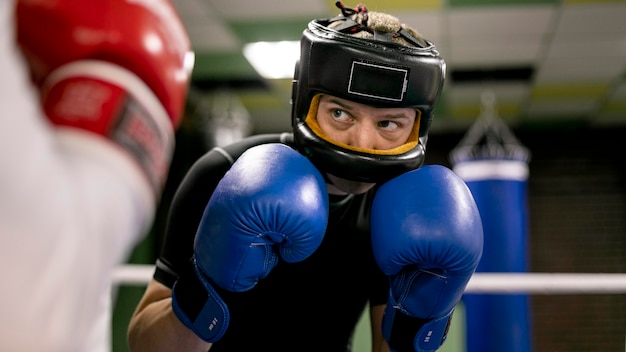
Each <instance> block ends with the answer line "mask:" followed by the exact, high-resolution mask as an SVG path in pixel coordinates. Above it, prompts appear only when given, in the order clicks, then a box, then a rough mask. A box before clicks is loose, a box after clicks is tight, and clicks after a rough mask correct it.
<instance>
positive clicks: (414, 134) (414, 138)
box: [304, 94, 422, 155]
mask: <svg viewBox="0 0 626 352" xmlns="http://www.w3.org/2000/svg"><path fill="white" fill-rule="evenodd" d="M321 96H322V94H316V95H315V96H314V97H313V99H311V105H310V107H309V112H308V113H307V115H306V119H305V120H304V122H305V123H306V124H307V125H308V126H309V128H311V130H312V131H313V133H315V134H316V135H317V136H318V137H320V138H321V139H323V140H325V141H327V142H328V143H332V144H334V145H336V146H338V147H341V148H344V149H348V150H352V151H355V152H360V153H367V154H377V155H399V154H403V153H406V152H408V151H409V150H411V149H413V148H415V147H416V146H417V143H419V125H420V120H421V116H422V112H421V111H419V110H415V111H416V112H417V115H416V118H415V123H414V124H413V130H412V131H411V135H410V136H409V139H408V141H407V142H406V143H404V144H403V145H401V146H398V147H395V148H393V149H385V150H377V149H367V148H356V147H352V146H349V145H347V144H343V143H340V142H337V141H335V140H332V139H330V138H328V136H326V134H325V133H324V131H322V129H321V128H320V126H319V124H318V123H317V117H316V116H317V109H318V107H319V103H320V98H321Z"/></svg>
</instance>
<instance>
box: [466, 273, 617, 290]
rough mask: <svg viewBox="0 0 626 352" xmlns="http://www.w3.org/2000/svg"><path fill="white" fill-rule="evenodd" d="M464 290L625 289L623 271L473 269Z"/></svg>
mask: <svg viewBox="0 0 626 352" xmlns="http://www.w3.org/2000/svg"><path fill="white" fill-rule="evenodd" d="M465 292H466V293H500V294H594V293H595V294H619V293H626V274H586V273H585V274H582V273H476V274H474V276H472V279H471V280H470V282H469V284H468V285H467V289H466V290H465Z"/></svg>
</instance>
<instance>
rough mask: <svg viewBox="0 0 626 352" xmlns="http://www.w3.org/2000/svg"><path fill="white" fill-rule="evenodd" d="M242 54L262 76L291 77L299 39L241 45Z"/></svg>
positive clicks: (296, 58) (272, 77)
mask: <svg viewBox="0 0 626 352" xmlns="http://www.w3.org/2000/svg"><path fill="white" fill-rule="evenodd" d="M243 55H244V56H245V57H246V59H248V62H250V64H251V65H252V67H254V69H255V70H256V71H257V72H258V73H259V74H260V75H261V76H262V77H264V78H269V79H279V78H293V73H294V68H295V64H296V61H297V60H298V58H299V57H300V42H299V41H280V42H256V43H248V44H246V45H244V47H243Z"/></svg>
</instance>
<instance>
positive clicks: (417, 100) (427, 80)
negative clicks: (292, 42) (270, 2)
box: [291, 1, 446, 183]
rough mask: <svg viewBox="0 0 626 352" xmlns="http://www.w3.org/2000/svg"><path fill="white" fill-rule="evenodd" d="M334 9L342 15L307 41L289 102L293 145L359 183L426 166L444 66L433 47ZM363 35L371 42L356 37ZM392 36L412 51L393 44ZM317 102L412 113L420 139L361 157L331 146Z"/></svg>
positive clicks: (319, 25)
mask: <svg viewBox="0 0 626 352" xmlns="http://www.w3.org/2000/svg"><path fill="white" fill-rule="evenodd" d="M337 7H339V8H340V9H341V14H340V15H338V16H336V17H333V18H329V19H316V20H312V21H311V22H309V24H308V26H307V28H306V29H305V30H304V32H303V35H302V39H301V42H300V43H301V46H300V59H299V60H298V62H297V63H296V68H295V73H294V80H293V86H292V98H291V104H292V112H291V115H292V116H291V123H292V128H293V133H294V141H295V144H296V147H297V148H298V149H299V150H300V152H301V153H302V154H304V155H305V156H307V157H308V158H309V159H310V160H311V162H313V164H315V165H316V166H317V167H318V168H319V169H320V170H321V171H323V172H326V173H329V174H332V175H334V176H337V177H340V178H344V179H347V180H353V181H358V182H372V183H377V182H383V181H385V180H388V179H390V178H392V177H395V176H397V175H399V174H402V173H404V172H406V171H410V170H413V169H416V168H418V167H420V166H421V165H422V164H423V162H424V153H425V146H426V141H427V138H428V129H429V127H430V122H431V120H432V117H433V109H434V105H435V103H436V102H437V100H438V98H439V96H440V94H441V90H442V88H443V84H444V79H445V72H446V64H445V61H444V60H443V58H441V57H440V56H439V52H438V51H437V48H436V47H435V45H434V44H433V43H432V42H430V41H428V40H425V39H422V38H416V37H414V36H413V35H411V34H410V33H409V32H408V31H407V30H406V29H403V28H400V30H399V31H397V32H396V33H382V32H379V31H375V30H372V29H371V28H369V27H367V21H360V22H356V21H355V20H353V19H352V18H351V17H352V15H354V14H355V13H357V12H365V15H367V9H366V8H365V6H363V5H359V6H358V7H357V8H356V9H347V8H345V7H343V5H342V4H341V2H339V1H338V2H337ZM365 18H366V19H367V17H365ZM337 22H338V23H337ZM329 26H331V27H329ZM362 30H366V31H368V32H370V33H372V35H373V37H372V38H369V39H364V38H358V37H355V36H353V35H351V34H354V33H356V32H358V31H362ZM394 36H395V37H398V36H399V37H402V38H403V39H404V40H405V41H406V42H408V43H410V44H411V45H412V46H405V45H402V44H399V43H396V42H394V41H393V39H392V38H393V37H394ZM320 94H328V95H332V96H336V97H339V98H342V99H346V100H350V101H354V102H357V103H362V104H366V105H370V106H373V107H385V108H394V107H402V108H406V107H411V108H415V109H416V110H417V114H418V115H417V116H418V117H419V119H416V124H419V125H418V131H417V133H416V134H417V136H416V138H415V140H414V141H412V142H409V143H408V144H407V145H404V146H403V147H400V148H395V149H394V150H391V151H385V150H381V151H379V150H371V151H370V150H367V151H363V150H360V149H359V150H356V148H351V147H349V146H346V145H340V144H338V143H334V142H333V141H332V140H330V139H328V138H324V136H323V132H321V131H320V130H319V128H316V127H315V126H314V125H316V123H315V122H314V123H311V122H312V121H311V119H314V116H313V117H311V116H310V115H312V114H313V113H315V112H316V111H317V102H318V97H319V96H320ZM307 117H308V119H307Z"/></svg>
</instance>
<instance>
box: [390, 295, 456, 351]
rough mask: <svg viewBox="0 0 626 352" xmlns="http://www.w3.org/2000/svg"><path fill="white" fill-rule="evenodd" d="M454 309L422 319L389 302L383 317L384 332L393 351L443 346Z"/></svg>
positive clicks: (431, 348)
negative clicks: (438, 315) (405, 312)
mask: <svg viewBox="0 0 626 352" xmlns="http://www.w3.org/2000/svg"><path fill="white" fill-rule="evenodd" d="M453 312H454V309H452V310H451V311H450V312H449V313H448V314H446V315H444V316H441V317H438V318H435V319H420V318H416V317H412V316H409V315H407V314H404V313H403V312H402V311H400V309H398V307H394V306H393V305H392V304H387V307H386V308H385V316H384V318H383V334H384V337H385V339H386V340H387V342H388V344H389V348H391V350H392V351H415V352H431V351H436V350H437V349H439V348H440V347H441V345H442V344H443V343H444V342H445V340H446V338H447V337H448V330H449V328H450V323H451V321H452V313H453Z"/></svg>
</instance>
